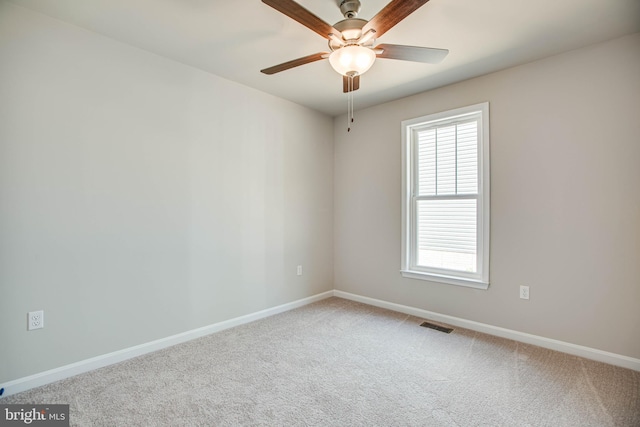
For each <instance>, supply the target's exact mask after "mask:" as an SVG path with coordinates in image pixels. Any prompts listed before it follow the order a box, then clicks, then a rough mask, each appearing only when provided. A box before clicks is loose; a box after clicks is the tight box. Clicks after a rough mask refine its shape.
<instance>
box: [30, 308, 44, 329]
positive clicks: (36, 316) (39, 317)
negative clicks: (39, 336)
mask: <svg viewBox="0 0 640 427" xmlns="http://www.w3.org/2000/svg"><path fill="white" fill-rule="evenodd" d="M42 328H44V311H43V310H38V311H30V312H29V314H28V315H27V330H28V331H33V330H34V329H42Z"/></svg>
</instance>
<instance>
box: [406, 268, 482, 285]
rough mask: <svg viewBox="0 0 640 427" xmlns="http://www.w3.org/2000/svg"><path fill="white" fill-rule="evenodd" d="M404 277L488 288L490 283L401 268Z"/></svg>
mask: <svg viewBox="0 0 640 427" xmlns="http://www.w3.org/2000/svg"><path fill="white" fill-rule="evenodd" d="M400 274H402V277H407V278H409V279H418V280H428V281H430V282H438V283H446V284H448V285H456V286H465V287H467V288H475V289H485V290H486V289H488V288H489V283H488V282H482V281H480V280H473V279H464V278H460V277H451V276H444V275H439V274H433V273H424V272H422V271H411V270H400Z"/></svg>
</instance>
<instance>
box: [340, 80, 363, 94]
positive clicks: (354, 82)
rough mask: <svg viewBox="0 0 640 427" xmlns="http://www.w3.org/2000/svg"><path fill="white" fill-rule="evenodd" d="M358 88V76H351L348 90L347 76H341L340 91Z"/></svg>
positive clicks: (345, 91)
mask: <svg viewBox="0 0 640 427" xmlns="http://www.w3.org/2000/svg"><path fill="white" fill-rule="evenodd" d="M358 89H360V76H354V77H353V87H352V88H351V90H349V77H347V76H342V92H344V93H347V92H353V91H354V90H358Z"/></svg>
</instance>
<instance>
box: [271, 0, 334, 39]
mask: <svg viewBox="0 0 640 427" xmlns="http://www.w3.org/2000/svg"><path fill="white" fill-rule="evenodd" d="M262 3H264V4H266V5H269V6H271V7H272V8H274V9H275V10H277V11H278V12H280V13H283V14H284V15H287V16H288V17H289V18H291V19H293V20H294V21H298V22H299V23H301V24H302V25H304V26H305V27H307V28H309V29H310V30H312V31H315V32H316V33H318V34H320V35H321V36H322V37H324V38H327V37H329V34H330V33H333V34H335V35H336V36H338V37H342V34H341V33H340V31H338V30H336V29H335V28H333V27H332V26H331V25H329V24H327V23H326V22H324V21H323V20H322V19H320V18H318V17H317V16H316V15H314V14H313V13H311V12H309V11H308V10H307V9H305V8H304V7H302V6H300V5H299V4H298V3H296V2H295V1H293V0H262Z"/></svg>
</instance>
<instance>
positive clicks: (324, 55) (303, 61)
mask: <svg viewBox="0 0 640 427" xmlns="http://www.w3.org/2000/svg"><path fill="white" fill-rule="evenodd" d="M328 55H329V53H327V52H319V53H314V54H313V55H309V56H304V57H302V58H298V59H293V60H291V61H287V62H283V63H282V64H278V65H274V66H273V67H269V68H265V69H264V70H260V72H261V73H264V74H275V73H279V72H280V71H285V70H288V69H290V68H295V67H299V66H300V65H304V64H309V63H311V62H316V61H319V60H321V59H325V58H327V57H328Z"/></svg>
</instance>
